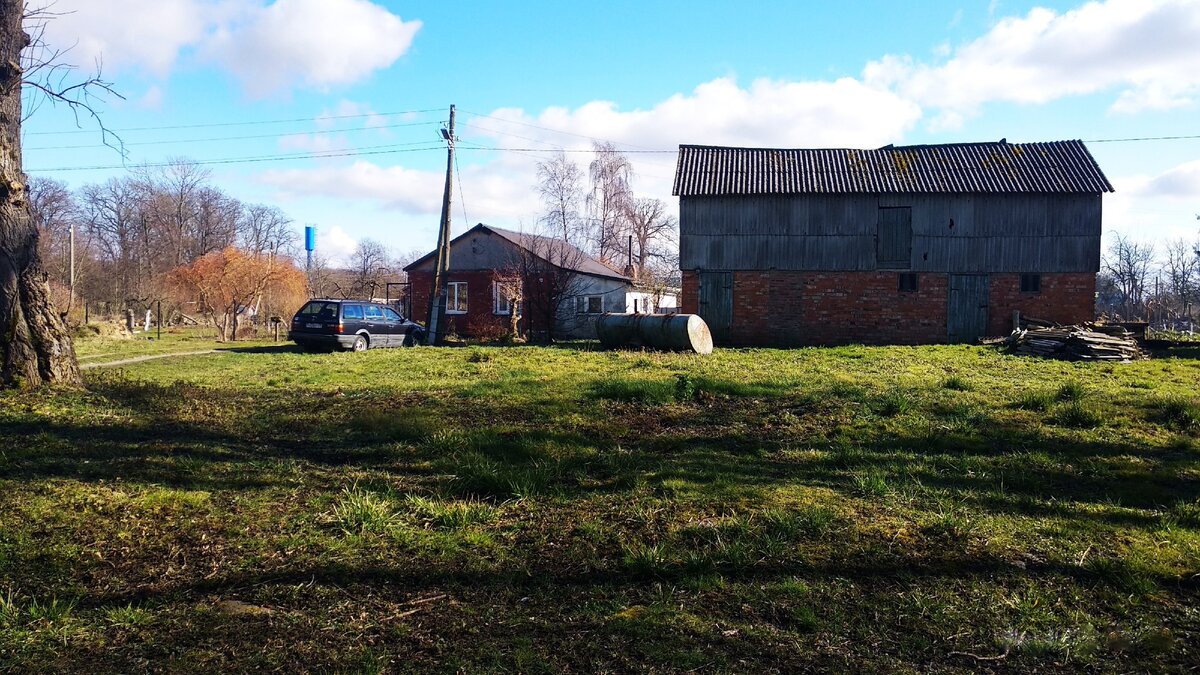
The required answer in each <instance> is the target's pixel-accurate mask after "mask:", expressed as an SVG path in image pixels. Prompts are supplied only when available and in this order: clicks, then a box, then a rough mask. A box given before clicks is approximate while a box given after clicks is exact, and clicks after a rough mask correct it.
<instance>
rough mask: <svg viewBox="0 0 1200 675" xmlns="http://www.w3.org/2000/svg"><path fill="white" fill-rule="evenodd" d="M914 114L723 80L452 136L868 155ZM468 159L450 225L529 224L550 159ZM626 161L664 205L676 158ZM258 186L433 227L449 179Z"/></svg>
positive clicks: (845, 97)
mask: <svg viewBox="0 0 1200 675" xmlns="http://www.w3.org/2000/svg"><path fill="white" fill-rule="evenodd" d="M345 109H347V110H348V109H350V108H349V107H347V108H345ZM920 115H921V111H920V108H919V107H917V106H916V105H915V104H913V103H911V102H908V101H904V100H903V99H901V98H900V97H898V96H896V95H895V94H893V93H891V92H887V91H879V90H875V89H871V88H869V87H867V86H865V85H863V84H862V83H861V82H858V81H856V80H853V79H841V80H837V81H835V82H819V81H813V82H780V81H775V80H757V81H755V82H753V83H752V84H751V85H750V86H749V87H745V88H743V87H740V86H738V84H737V82H736V81H734V80H733V79H731V78H720V79H716V80H712V81H710V82H706V83H704V84H701V85H700V86H698V87H696V88H695V89H694V90H693V91H692V92H690V93H687V94H676V95H674V96H671V97H669V98H667V99H666V100H664V101H662V102H661V103H659V104H657V105H655V106H654V107H653V108H650V109H648V110H632V111H621V110H620V109H618V107H617V106H616V104H614V103H612V102H608V101H594V102H591V103H587V104H585V105H583V106H580V107H578V108H575V109H567V108H548V109H546V110H543V111H542V112H541V113H539V114H536V115H531V114H528V113H526V112H525V111H523V110H521V109H519V108H503V109H499V110H495V111H493V112H492V113H490V115H489V116H488V117H472V116H467V115H464V116H460V118H459V120H460V128H459V130H458V135H459V136H460V137H461V138H462V139H463V140H464V141H465V142H466V141H474V142H476V143H481V144H483V145H487V146H497V147H508V148H514V147H521V148H529V147H534V148H546V149H547V151H548V153H549V152H550V151H552V150H553V149H555V148H566V149H571V150H588V149H590V148H591V140H590V139H591V138H598V139H606V140H612V141H615V142H617V143H618V144H619V147H621V148H623V149H629V150H636V149H654V150H660V149H666V150H672V151H673V149H674V148H675V147H676V146H678V145H679V144H680V143H712V144H724V145H751V146H753V145H765V146H789V145H790V146H796V147H821V146H827V147H828V146H851V147H873V146H878V145H884V144H886V143H890V142H893V141H896V140H899V139H900V138H901V137H902V135H903V134H904V132H905V131H906V130H907V129H908V128H909V127H911V126H912V125H913V124H915V123H916V121H917V120H918V119H919V118H920ZM555 130H561V131H565V132H568V133H561V132H559V131H555ZM304 142H307V141H301V142H299V143H304ZM465 145H466V143H464V146H465ZM295 147H300V146H299V145H296V146H295ZM473 156H477V155H473V152H472V151H470V150H467V149H465V148H464V149H463V150H461V151H460V161H461V162H462V171H461V175H462V184H461V185H460V186H459V187H457V188H456V194H455V199H454V209H455V215H454V218H455V221H456V222H458V221H459V220H460V219H461V213H462V210H463V205H464V203H465V207H466V211H467V216H469V218H470V220H471V222H477V221H483V222H490V223H493V224H500V225H502V224H507V225H518V224H525V225H532V221H533V220H534V219H535V218H536V217H537V214H538V212H539V211H540V205H539V202H538V198H537V195H536V192H535V191H534V189H533V186H534V182H535V180H536V170H537V163H538V162H539V161H541V160H544V159H546V158H547V157H548V156H549V154H541V153H519V152H505V153H500V154H499V155H498V156H497V158H496V159H494V160H492V161H489V162H485V163H473V162H472V158H473ZM571 156H572V158H574V159H575V160H576V161H578V162H579V163H580V164H581V165H583V166H584V167H586V164H587V162H588V161H590V159H591V158H590V155H588V154H587V153H572V155H571ZM629 157H630V159H631V161H632V162H633V164H634V167H635V171H636V177H635V184H634V188H635V190H636V191H637V192H638V193H639V194H640V195H643V196H653V197H658V198H661V199H669V198H670V192H671V183H672V179H673V176H674V168H675V157H674V155H673V154H649V153H648V154H641V153H636V152H631V153H630V155H629ZM258 180H259V181H260V182H262V183H265V184H268V185H271V186H274V187H276V188H277V189H279V190H280V191H281V192H283V193H285V194H287V195H294V196H302V195H321V196H325V197H334V198H339V199H345V200H361V199H369V200H372V201H377V202H381V203H382V204H383V205H385V206H386V207H389V208H392V209H396V210H399V211H402V212H404V213H408V214H412V215H419V216H430V217H436V216H437V214H438V213H439V212H440V210H441V199H442V187H443V182H444V180H445V177H444V174H443V172H442V171H440V170H430V171H425V170H416V169H410V168H407V167H403V166H391V167H384V166H380V165H378V164H375V163H373V162H368V161H361V160H360V161H355V162H353V163H351V164H349V165H344V166H336V165H326V166H318V167H316V168H311V169H289V170H272V171H266V172H263V173H261V174H259V176H258Z"/></svg>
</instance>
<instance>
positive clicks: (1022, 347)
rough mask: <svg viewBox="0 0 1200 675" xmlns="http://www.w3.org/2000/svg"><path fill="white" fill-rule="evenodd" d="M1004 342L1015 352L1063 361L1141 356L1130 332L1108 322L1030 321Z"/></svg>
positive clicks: (1119, 359)
mask: <svg viewBox="0 0 1200 675" xmlns="http://www.w3.org/2000/svg"><path fill="white" fill-rule="evenodd" d="M1004 344H1005V345H1006V346H1007V347H1008V349H1009V351H1010V352H1012V353H1013V354H1017V355H1019V356H1041V357H1044V358H1050V359H1064V360H1067V361H1132V360H1134V359H1140V358H1144V357H1145V354H1144V353H1143V352H1142V349H1141V347H1140V346H1139V345H1138V342H1137V340H1136V339H1134V335H1133V333H1130V332H1129V331H1127V330H1125V328H1124V327H1122V326H1112V325H1091V324H1085V325H1082V326H1034V325H1030V327H1029V328H1020V329H1018V330H1015V331H1013V333H1012V335H1010V336H1008V339H1007V340H1005V341H1004Z"/></svg>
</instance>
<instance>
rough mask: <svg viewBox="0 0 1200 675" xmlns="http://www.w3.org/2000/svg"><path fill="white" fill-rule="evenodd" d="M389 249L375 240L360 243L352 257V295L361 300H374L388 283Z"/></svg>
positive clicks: (365, 240)
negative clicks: (379, 290) (376, 294)
mask: <svg viewBox="0 0 1200 675" xmlns="http://www.w3.org/2000/svg"><path fill="white" fill-rule="evenodd" d="M389 258H390V256H389V255H388V250H387V247H385V246H384V245H383V244H381V243H379V242H377V241H375V240H374V239H363V240H362V241H360V242H358V246H357V247H356V248H355V249H354V254H353V255H351V256H350V273H351V279H350V282H351V285H350V294H351V295H352V296H354V297H359V298H373V297H375V292H376V291H377V290H378V289H380V288H381V287H382V286H383V284H384V283H386V281H387V280H386V279H385V278H384V277H386V276H387V275H388V274H389V271H390V270H389V268H388V260H389Z"/></svg>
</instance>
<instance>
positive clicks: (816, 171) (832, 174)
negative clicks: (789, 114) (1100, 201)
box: [673, 141, 1113, 197]
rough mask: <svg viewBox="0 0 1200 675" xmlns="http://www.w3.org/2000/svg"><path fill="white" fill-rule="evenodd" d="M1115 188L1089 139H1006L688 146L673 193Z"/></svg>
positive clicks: (682, 152)
mask: <svg viewBox="0 0 1200 675" xmlns="http://www.w3.org/2000/svg"><path fill="white" fill-rule="evenodd" d="M1112 191H1113V187H1112V184H1111V183H1109V182H1108V179H1107V178H1105V176H1104V173H1103V172H1102V171H1100V167H1099V166H1098V165H1097V164H1096V160H1095V159H1094V158H1093V157H1092V154H1091V153H1090V152H1088V149H1087V147H1085V146H1084V144H1083V141H1054V142H1050V143H1007V142H1005V141H1000V142H998V143H955V144H947V145H910V146H890V145H889V146H887V147H884V148H879V149H877V150H835V149H822V150H803V149H791V150H785V149H771V148H724V147H716V146H705V145H681V146H679V164H678V167H677V168H676V171H675V188H674V190H673V194H676V195H679V196H682V197H687V196H699V195H760V194H813V193H817V194H828V193H848V194H862V193H893V194H894V193H905V192H916V193H931V192H943V193H945V192H949V193H981V192H985V193H997V192H1036V193H1053V192H1069V193H1089V194H1098V193H1101V192H1112Z"/></svg>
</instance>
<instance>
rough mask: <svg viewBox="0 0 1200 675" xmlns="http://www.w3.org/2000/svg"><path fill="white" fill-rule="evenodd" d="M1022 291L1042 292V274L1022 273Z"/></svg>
mask: <svg viewBox="0 0 1200 675" xmlns="http://www.w3.org/2000/svg"><path fill="white" fill-rule="evenodd" d="M1021 292H1022V293H1041V292H1042V275H1040V274H1022V275H1021Z"/></svg>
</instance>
